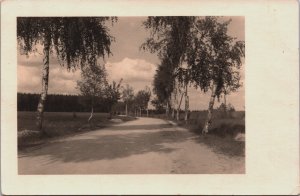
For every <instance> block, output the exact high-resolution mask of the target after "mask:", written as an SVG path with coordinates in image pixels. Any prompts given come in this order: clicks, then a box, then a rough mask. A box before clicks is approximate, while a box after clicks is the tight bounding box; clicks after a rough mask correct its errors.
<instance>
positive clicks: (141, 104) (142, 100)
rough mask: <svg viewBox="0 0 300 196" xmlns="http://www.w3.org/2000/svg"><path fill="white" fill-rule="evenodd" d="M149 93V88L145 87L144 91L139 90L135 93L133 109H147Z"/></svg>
mask: <svg viewBox="0 0 300 196" xmlns="http://www.w3.org/2000/svg"><path fill="white" fill-rule="evenodd" d="M150 97H151V91H150V89H149V87H147V86H146V88H145V89H144V90H140V91H138V92H137V94H136V96H135V98H134V104H135V107H137V108H140V109H142V110H144V109H147V108H148V103H149V101H150Z"/></svg>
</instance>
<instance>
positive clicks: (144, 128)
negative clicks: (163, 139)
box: [109, 124, 172, 131]
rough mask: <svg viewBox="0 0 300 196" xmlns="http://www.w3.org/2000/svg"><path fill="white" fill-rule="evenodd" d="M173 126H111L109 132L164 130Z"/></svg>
mask: <svg viewBox="0 0 300 196" xmlns="http://www.w3.org/2000/svg"><path fill="white" fill-rule="evenodd" d="M170 127H172V125H170V124H152V125H149V124H146V125H143V124H142V125H122V124H121V125H117V126H111V127H109V130H114V131H116V130H117V131H121V130H124V131H125V130H141V131H143V130H157V129H162V128H170Z"/></svg>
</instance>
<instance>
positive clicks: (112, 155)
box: [22, 127, 191, 164]
mask: <svg viewBox="0 0 300 196" xmlns="http://www.w3.org/2000/svg"><path fill="white" fill-rule="evenodd" d="M123 128H124V127H123ZM190 137H191V134H188V132H182V131H176V130H164V131H160V132H145V133H143V132H138V133H129V134H122V135H104V136H101V135H98V136H94V138H93V139H80V138H78V139H72V140H65V141H57V142H54V143H51V144H48V145H46V146H44V147H43V148H41V149H38V150H33V151H31V152H27V153H25V154H24V155H23V156H22V157H24V156H26V157H34V156H43V155H44V156H48V157H49V158H50V160H51V161H50V162H49V163H48V164H50V163H51V162H55V161H63V162H84V161H96V160H105V159H117V158H123V157H127V156H131V155H137V154H144V153H147V152H159V153H170V152H172V151H174V150H176V149H175V148H169V147H166V146H165V145H164V144H166V143H173V142H181V141H184V140H187V139H189V138H190Z"/></svg>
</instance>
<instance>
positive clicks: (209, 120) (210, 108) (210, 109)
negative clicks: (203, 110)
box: [202, 85, 216, 134]
mask: <svg viewBox="0 0 300 196" xmlns="http://www.w3.org/2000/svg"><path fill="white" fill-rule="evenodd" d="M211 91H212V93H211V97H210V100H209V104H208V110H207V119H206V121H205V125H204V127H203V129H202V134H206V133H208V130H209V127H210V125H211V123H212V112H213V107H214V103H215V98H216V87H215V85H213V86H212V90H211Z"/></svg>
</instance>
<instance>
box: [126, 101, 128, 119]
mask: <svg viewBox="0 0 300 196" xmlns="http://www.w3.org/2000/svg"><path fill="white" fill-rule="evenodd" d="M125 114H126V116H128V109H127V103H126V105H125Z"/></svg>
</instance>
